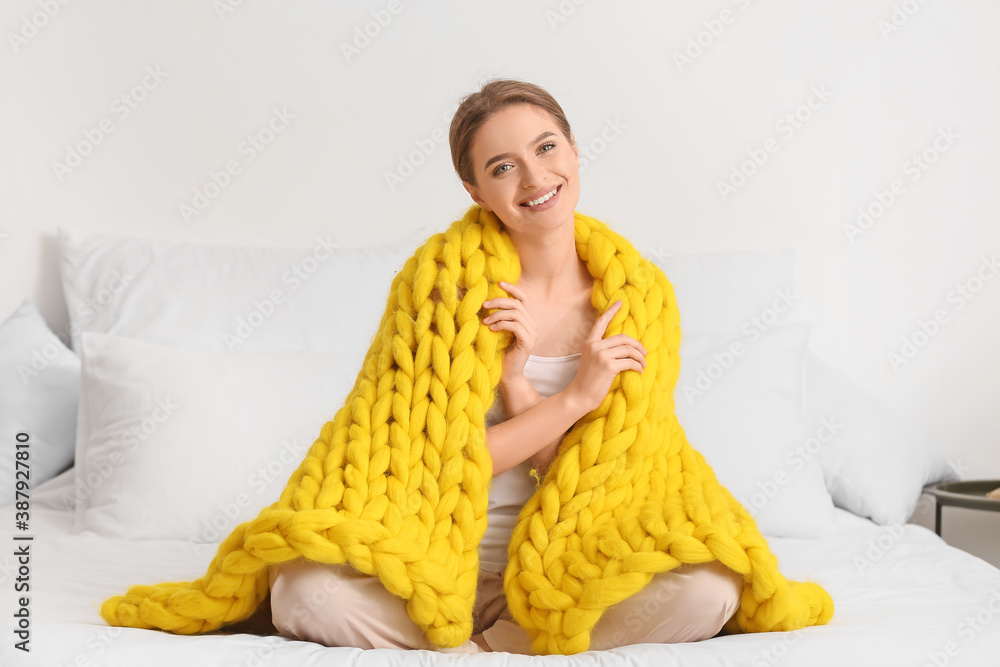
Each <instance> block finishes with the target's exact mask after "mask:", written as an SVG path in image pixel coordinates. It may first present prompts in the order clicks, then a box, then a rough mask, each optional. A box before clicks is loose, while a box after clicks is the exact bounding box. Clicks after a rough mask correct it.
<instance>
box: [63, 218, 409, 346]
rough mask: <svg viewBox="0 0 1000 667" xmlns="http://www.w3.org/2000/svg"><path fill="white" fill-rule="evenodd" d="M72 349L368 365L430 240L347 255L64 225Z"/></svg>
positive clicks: (319, 243)
mask: <svg viewBox="0 0 1000 667" xmlns="http://www.w3.org/2000/svg"><path fill="white" fill-rule="evenodd" d="M58 230H59V244H60V269H61V272H62V283H63V290H64V292H65V295H66V304H67V307H68V309H69V316H70V323H71V327H70V332H71V335H72V339H73V340H72V343H73V349H74V350H79V347H80V334H81V333H82V332H84V331H96V332H101V333H110V334H115V335H118V336H125V337H128V338H135V339H137V340H142V341H146V342H149V343H158V344H161V345H171V346H176V347H188V348H196V349H210V350H227V351H234V350H314V351H318V352H334V351H347V352H348V353H353V354H356V355H357V354H360V355H361V356H362V358H363V356H364V353H365V352H367V351H368V348H369V347H370V344H371V341H372V339H373V337H374V336H375V333H376V331H377V330H378V324H379V322H380V321H381V319H382V315H383V313H384V312H385V307H386V302H387V300H388V296H389V288H390V286H391V284H392V279H393V277H394V276H395V274H396V272H397V271H399V270H400V269H402V267H403V265H404V264H405V262H406V260H407V259H408V258H409V257H410V256H412V254H413V253H414V251H415V250H416V248H417V247H418V246H419V244H420V243H422V242H423V241H425V240H426V239H419V240H418V239H412V240H402V241H395V242H393V243H386V244H384V245H378V246H372V247H363V248H351V249H342V248H338V247H336V239H334V238H333V237H331V236H330V235H324V236H323V237H320V238H317V240H316V243H315V245H314V246H313V247H311V248H251V247H240V246H223V245H207V244H199V243H191V242H189V241H179V240H166V239H155V238H133V237H127V236H120V235H117V234H106V233H97V232H87V231H82V230H79V229H74V228H71V227H65V226H61V227H59V228H58Z"/></svg>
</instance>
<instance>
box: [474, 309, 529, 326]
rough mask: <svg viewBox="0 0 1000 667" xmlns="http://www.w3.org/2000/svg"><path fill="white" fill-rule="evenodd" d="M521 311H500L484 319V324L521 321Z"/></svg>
mask: <svg viewBox="0 0 1000 667" xmlns="http://www.w3.org/2000/svg"><path fill="white" fill-rule="evenodd" d="M520 318H521V311H519V310H498V311H496V312H495V313H490V314H489V315H487V316H486V317H484V318H483V322H487V323H488V322H497V321H499V320H519V319H520Z"/></svg>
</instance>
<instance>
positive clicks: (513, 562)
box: [101, 205, 833, 655]
mask: <svg viewBox="0 0 1000 667" xmlns="http://www.w3.org/2000/svg"><path fill="white" fill-rule="evenodd" d="M574 224H575V242H576V249H577V253H578V255H579V257H580V258H581V259H582V260H583V261H584V262H586V265H587V269H588V271H589V272H590V274H591V276H593V278H594V287H593V292H592V296H591V304H592V305H593V306H594V308H595V309H596V310H597V311H598V312H604V311H605V310H606V309H607V307H608V306H609V305H610V304H611V303H613V302H614V301H616V300H618V299H621V300H622V307H621V308H620V309H619V312H618V313H617V314H616V315H615V316H614V318H613V319H612V320H611V322H610V323H609V325H608V327H607V331H606V333H605V337H610V336H613V335H616V334H619V333H625V334H628V335H629V336H632V337H634V338H636V339H638V340H639V341H641V342H642V344H643V346H644V347H645V348H646V351H647V354H646V362H647V366H646V368H645V371H644V372H643V373H638V372H636V371H623V372H621V373H619V374H618V375H617V376H616V378H615V380H614V381H613V383H612V385H611V388H610V390H609V391H608V393H607V395H606V397H605V399H604V402H603V403H602V404H601V405H600V407H598V408H597V409H596V410H593V411H591V412H590V413H588V414H587V415H585V416H584V417H583V418H581V419H580V420H579V421H578V422H577V423H576V424H575V425H574V426H573V428H572V429H571V430H570V432H569V433H567V434H566V436H565V438H564V439H563V441H562V443H561V444H560V447H559V453H558V455H557V456H556V458H555V460H554V461H553V462H552V464H551V465H550V467H549V469H548V471H547V472H546V474H545V477H544V479H542V480H540V484H539V485H538V488H536V491H535V493H534V495H533V496H532V497H531V498H530V499H529V500H528V502H527V503H526V504H525V506H524V508H523V509H522V510H521V512H520V514H519V516H518V520H517V525H516V527H515V529H514V533H513V536H512V537H511V541H510V545H509V547H508V565H507V569H506V571H505V573H504V590H505V592H506V595H507V602H508V605H509V607H510V610H511V614H512V615H513V617H514V619H515V620H516V621H517V622H518V623H519V624H520V625H521V627H523V628H524V629H525V631H526V632H527V633H528V635H529V636H530V637H531V638H532V650H533V651H534V652H535V653H537V654H540V655H544V654H566V655H569V654H575V653H579V652H582V651H586V650H587V648H588V646H589V644H590V632H591V630H592V629H593V627H594V625H595V624H596V623H597V621H598V620H599V619H600V617H601V615H602V614H603V613H604V611H605V610H606V609H607V608H608V607H610V606H611V605H613V604H615V603H617V602H619V601H621V600H624V599H626V598H628V597H629V596H631V595H633V594H635V593H637V592H638V591H639V590H641V589H642V588H643V587H644V586H645V585H646V584H647V583H649V581H650V580H651V579H652V577H653V575H654V574H656V573H659V572H666V571H668V570H671V569H673V568H675V567H677V566H679V565H682V564H686V563H704V562H709V561H713V560H719V561H720V562H722V563H723V564H724V565H726V566H728V567H730V568H732V569H733V570H735V571H736V572H738V573H740V574H742V575H743V580H744V582H745V586H744V590H743V596H742V598H741V602H740V607H739V609H738V611H737V612H736V615H735V616H734V618H733V619H732V620H731V621H730V623H729V624H727V629H728V630H729V631H731V632H767V631H786V630H795V629H798V628H802V627H804V626H807V625H822V624H825V623H826V622H827V621H829V619H830V618H831V617H832V615H833V600H832V599H831V598H830V596H829V594H828V593H827V592H826V591H825V590H824V589H823V588H822V587H820V586H819V584H817V583H814V582H796V581H788V580H786V579H785V578H784V577H783V576H782V575H781V573H780V572H779V571H778V568H777V559H776V558H775V557H774V555H773V554H772V553H771V551H770V549H769V548H768V545H767V542H766V541H765V539H764V537H763V536H762V535H761V534H760V532H759V531H758V529H757V526H756V523H755V522H754V520H753V518H752V517H751V516H750V515H749V513H748V512H747V511H746V510H745V509H744V508H743V506H742V505H740V504H739V502H737V501H736V499H735V498H734V497H733V496H732V494H731V493H729V491H728V490H727V489H725V488H724V487H723V486H721V485H720V484H719V482H718V481H717V480H716V478H715V474H714V472H713V471H712V468H711V467H710V466H709V465H708V463H706V461H705V459H704V458H703V457H702V455H701V454H700V453H699V452H697V451H696V450H694V449H693V448H692V447H691V445H690V444H689V443H688V442H687V439H686V437H685V435H684V430H683V428H681V425H680V424H679V423H678V421H677V418H676V416H675V414H674V397H673V393H674V386H675V384H676V382H677V377H678V374H679V372H680V355H679V348H680V340H681V330H680V314H679V312H678V309H677V305H676V303H675V301H674V292H673V287H672V286H671V284H670V282H669V281H668V280H667V279H666V277H665V276H664V274H663V272H662V271H661V270H660V269H659V268H658V267H657V266H656V265H654V264H653V263H651V262H650V261H648V260H647V259H644V258H643V257H642V256H641V255H640V254H639V253H638V252H637V251H636V250H635V248H633V247H632V245H631V244H630V243H629V242H628V241H626V240H625V239H624V238H622V237H621V236H619V235H618V234H616V233H615V232H613V231H612V230H611V229H610V228H608V227H607V226H606V225H605V224H603V223H601V222H600V221H598V220H596V219H594V218H591V217H588V216H586V215H583V214H581V213H579V212H577V213H575V223H574ZM519 276H520V263H519V260H518V256H517V252H516V249H515V248H514V246H513V243H512V242H511V240H510V237H509V236H508V235H507V234H506V232H505V231H504V230H503V227H502V225H501V224H500V221H499V220H498V219H497V217H496V216H495V215H494V214H493V213H491V212H488V211H485V210H484V209H482V208H481V207H479V206H478V205H473V206H472V207H470V208H469V210H468V211H467V213H466V214H465V215H464V216H463V218H461V219H460V220H457V221H455V222H454V223H452V225H451V226H450V227H449V228H448V230H447V231H445V232H442V233H438V234H435V235H433V236H431V237H430V238H429V239H428V241H427V242H426V243H425V244H424V245H422V246H421V247H420V248H418V249H417V250H416V252H415V253H414V255H413V256H412V257H411V258H409V259H408V260H407V262H406V263H405V265H404V266H403V269H402V270H401V271H399V272H398V273H397V274H396V276H395V277H394V278H393V281H392V287H391V289H390V293H389V298H388V303H387V306H386V310H385V313H384V315H383V317H382V321H381V323H380V325H379V328H378V331H377V333H376V335H375V338H374V340H373V342H372V345H371V347H370V348H369V350H368V353H367V355H366V358H365V362H364V365H363V367H362V369H361V371H360V372H359V374H358V376H357V380H356V381H355V384H354V388H353V389H352V390H351V392H350V394H349V395H348V397H347V400H346V402H345V405H344V406H343V407H342V408H341V409H340V410H338V411H337V413H336V415H335V416H334V418H333V420H332V421H329V422H327V423H326V424H324V426H323V427H322V429H321V431H320V435H319V437H318V438H317V440H316V441H315V442H314V443H313V445H312V446H311V447H310V449H309V452H308V453H307V454H306V456H305V458H304V459H303V461H302V463H301V464H300V465H299V467H298V468H297V469H296V471H295V472H294V473H293V474H292V476H291V477H290V478H289V480H288V484H287V485H286V487H285V490H284V491H283V492H282V493H281V497H280V498H279V499H278V501H277V502H275V503H273V504H271V505H270V506H268V507H265V508H264V509H263V510H261V512H260V513H259V514H258V516H257V518H255V519H252V520H250V521H246V522H244V523H242V524H240V525H239V526H238V527H237V528H236V529H235V530H234V531H233V532H232V533H231V534H230V535H229V536H228V537H227V538H226V539H225V540H224V541H223V542H222V544H220V545H219V548H218V551H217V553H216V555H215V557H214V558H213V559H212V562H211V563H210V564H209V567H208V572H207V573H206V574H205V576H203V577H201V578H199V579H196V580H195V581H193V582H186V581H181V582H168V583H162V584H158V585H155V586H142V585H136V586H132V587H130V588H129V589H128V591H127V593H126V594H125V595H124V596H114V597H111V598H109V599H107V600H106V601H104V603H103V605H102V606H101V616H102V617H103V618H104V619H105V620H106V621H107V622H108V623H109V624H110V625H117V626H131V627H138V628H158V629H163V630H167V631H170V632H175V633H178V634H196V633H203V632H210V631H212V630H215V629H217V628H219V627H222V626H224V625H227V624H231V623H235V622H237V621H240V620H243V619H245V618H248V617H249V616H251V615H252V614H253V612H254V610H255V609H256V608H257V607H258V605H259V604H260V603H261V602H262V601H263V600H264V598H265V597H266V596H267V593H268V568H269V566H271V565H274V564H278V563H283V562H286V561H289V560H292V559H295V558H298V557H304V558H306V559H309V560H312V561H316V562H319V563H330V564H340V563H349V564H350V565H351V566H353V567H354V568H355V569H357V570H359V571H360V572H362V573H365V574H368V575H372V576H377V577H378V578H379V580H380V581H381V582H382V584H383V585H384V586H385V587H386V589H387V590H389V591H390V592H391V593H392V594H393V595H396V596H398V597H400V598H402V599H403V600H405V601H406V610H407V613H408V615H409V617H410V618H411V619H412V620H413V621H414V622H415V623H416V624H417V625H418V626H420V627H421V628H422V629H423V630H424V631H425V633H426V635H427V637H428V639H429V640H430V641H431V642H433V643H434V644H436V645H437V646H440V647H455V646H458V645H460V644H462V643H464V642H465V641H467V640H468V639H469V637H470V636H471V633H472V610H473V607H474V603H475V594H476V584H477V580H478V574H479V558H478V546H479V542H480V541H481V539H482V536H483V533H484V532H485V529H486V521H487V515H486V509H487V501H488V488H489V482H490V480H491V478H492V460H491V458H490V455H489V450H488V448H487V446H486V428H485V419H486V413H487V412H488V411H489V409H490V407H491V406H492V404H493V402H494V401H495V400H498V394H497V387H498V385H499V383H500V376H501V371H502V365H503V354H504V351H505V350H506V348H507V347H508V346H509V345H510V344H511V343H512V342H513V341H514V336H513V334H512V333H511V332H508V331H499V332H493V331H490V330H489V328H488V327H487V326H484V325H483V324H482V317H483V316H484V315H485V311H483V310H482V308H481V307H482V303H483V301H485V300H486V299H489V298H496V297H502V296H506V295H507V293H506V292H505V291H503V290H502V289H500V287H499V286H498V283H499V281H501V280H504V281H507V282H511V283H516V282H517V280H518V278H519ZM359 278H360V277H359ZM345 287H346V286H345ZM435 289H437V290H438V294H439V295H440V296H439V298H435V297H432V293H433V292H434V291H435Z"/></svg>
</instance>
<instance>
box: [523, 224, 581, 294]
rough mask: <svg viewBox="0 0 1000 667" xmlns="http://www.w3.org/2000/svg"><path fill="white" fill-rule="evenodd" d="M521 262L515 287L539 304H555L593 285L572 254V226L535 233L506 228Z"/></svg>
mask: <svg viewBox="0 0 1000 667" xmlns="http://www.w3.org/2000/svg"><path fill="white" fill-rule="evenodd" d="M507 233H508V234H510V237H511V241H513V243H514V247H515V248H517V254H518V257H519V259H520V262H521V277H520V279H519V281H518V282H519V284H521V285H522V286H524V287H525V288H526V289H530V290H531V291H532V293H534V294H536V295H537V296H538V297H539V298H540V299H542V300H543V301H546V302H549V301H555V300H558V299H561V298H566V297H568V296H570V295H572V294H575V293H577V292H579V291H580V290H581V289H584V288H585V287H590V286H592V285H593V278H592V277H591V275H590V272H589V271H588V270H587V265H586V264H585V263H584V262H583V261H582V260H581V259H580V256H579V255H578V254H577V252H576V240H575V237H574V223H573V221H572V220H570V222H569V224H566V225H561V226H559V227H558V228H556V229H549V230H545V231H543V232H539V233H533V234H525V233H518V232H515V231H514V230H511V229H508V230H507Z"/></svg>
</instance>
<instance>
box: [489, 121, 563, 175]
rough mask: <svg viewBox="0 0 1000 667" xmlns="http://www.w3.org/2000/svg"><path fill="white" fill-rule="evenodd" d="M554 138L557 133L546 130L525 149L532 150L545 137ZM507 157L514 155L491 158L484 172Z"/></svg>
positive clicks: (501, 154) (505, 154) (504, 154)
mask: <svg viewBox="0 0 1000 667" xmlns="http://www.w3.org/2000/svg"><path fill="white" fill-rule="evenodd" d="M554 136H556V133H555V132H552V131H551V130H546V131H545V132H542V133H541V134H539V135H538V136H537V137H535V138H534V139H532V140H531V141H529V142H528V145H527V146H525V148H531V147H532V146H533V145H535V144H537V143H538V142H539V141H541V140H542V139H544V138H545V137H554ZM505 157H514V154H513V153H500V155H494V156H493V157H491V158H490V159H489V160H487V161H486V166H485V167H483V171H486V170H487V169H489V168H490V165H491V164H493V163H494V162H499V161H500V160H502V159H504V158H505Z"/></svg>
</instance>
